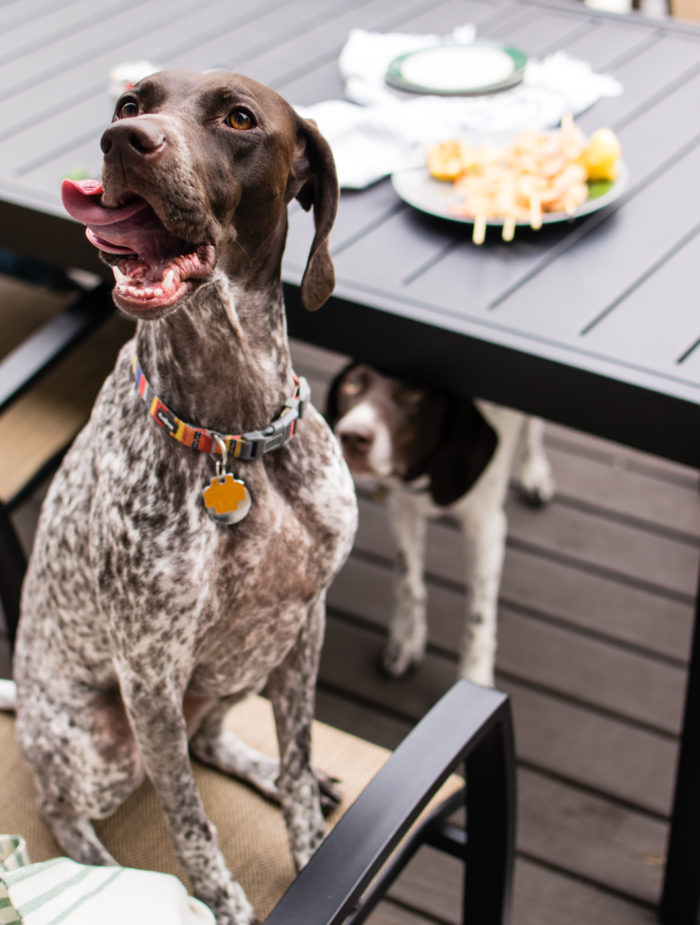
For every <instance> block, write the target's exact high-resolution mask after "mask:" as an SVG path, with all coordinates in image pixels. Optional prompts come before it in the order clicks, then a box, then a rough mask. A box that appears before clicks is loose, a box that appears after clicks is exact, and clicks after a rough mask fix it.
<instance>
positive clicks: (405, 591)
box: [382, 491, 427, 678]
mask: <svg viewBox="0 0 700 925" xmlns="http://www.w3.org/2000/svg"><path fill="white" fill-rule="evenodd" d="M420 507H421V501H420V499H419V498H417V497H414V496H413V495H410V494H408V493H404V492H401V491H392V492H390V493H389V496H388V498H387V510H388V514H389V524H390V526H391V532H392V534H393V536H394V540H395V542H396V547H397V572H396V576H395V579H394V600H393V605H392V612H391V619H390V623H389V638H388V640H387V643H386V645H385V647H384V652H383V654H382V667H383V668H384V670H385V671H386V672H387V674H389V675H391V676H392V677H395V678H398V677H400V676H401V675H403V674H405V673H406V672H407V671H408V670H409V668H411V667H413V666H414V665H416V664H418V662H420V661H421V660H422V659H423V656H424V654H425V643H426V638H427V627H426V615H425V608H426V591H425V581H424V578H423V568H424V561H425V517H424V515H423V513H422V512H421V510H420Z"/></svg>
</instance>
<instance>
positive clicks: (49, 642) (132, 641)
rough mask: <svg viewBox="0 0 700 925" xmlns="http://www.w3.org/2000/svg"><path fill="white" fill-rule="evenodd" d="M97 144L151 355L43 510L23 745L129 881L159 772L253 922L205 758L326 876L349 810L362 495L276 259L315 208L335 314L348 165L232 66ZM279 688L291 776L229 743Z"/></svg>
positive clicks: (231, 901) (313, 290)
mask: <svg viewBox="0 0 700 925" xmlns="http://www.w3.org/2000/svg"><path fill="white" fill-rule="evenodd" d="M101 144H102V151H103V153H104V164H103V171H102V183H101V184H100V183H98V182H97V181H90V182H88V181H84V182H79V183H73V182H69V181H66V183H65V184H64V204H65V205H66V208H67V209H68V211H69V212H70V213H71V214H72V215H73V217H74V218H76V219H78V220H79V221H81V222H83V223H84V224H85V225H86V226H87V236H88V238H89V240H90V241H91V243H92V244H94V245H95V246H96V247H97V248H98V249H99V250H100V252H101V255H102V257H103V259H104V260H105V262H107V263H108V264H110V265H111V266H112V268H113V269H114V275H115V278H116V285H115V289H114V299H115V301H116V303H117V306H118V307H119V308H120V309H121V310H122V311H123V312H125V313H126V314H127V315H128V316H130V317H132V318H135V319H136V320H137V327H136V336H135V338H134V340H133V342H130V343H128V344H127V345H126V346H125V347H124V348H123V350H122V351H121V353H120V355H119V358H118V360H117V364H116V367H115V369H114V371H113V372H112V374H111V375H110V376H109V377H108V379H107V380H106V382H105V384H104V386H103V388H102V390H101V392H100V394H99V396H98V398H97V400H96V403H95V406H94V409H93V412H92V416H91V418H90V421H89V422H88V424H87V425H86V427H85V429H84V430H83V431H82V432H81V433H80V434H79V436H78V437H77V439H76V441H75V443H74V444H73V447H72V448H71V450H70V451H69V453H68V455H67V456H66V457H65V459H64V462H63V464H62V466H61V468H60V470H59V471H58V473H57V475H56V478H55V480H54V482H53V484H52V486H51V488H50V489H49V492H48V495H47V497H46V500H45V503H44V506H43V509H42V513H41V517H40V520H39V525H38V528H37V534H36V541H35V546H34V551H33V554H32V557H31V561H30V564H29V569H28V572H27V578H26V581H25V585H24V593H23V600H22V613H21V618H20V625H19V633H18V639H17V647H16V657H15V668H14V670H15V679H16V682H17V735H18V741H19V744H20V747H21V750H22V752H23V754H24V756H25V757H26V759H27V761H28V762H29V764H30V765H31V766H32V768H33V770H34V774H35V778H36V782H37V787H38V791H39V799H40V805H41V811H42V814H43V816H44V818H45V820H46V821H47V823H48V824H49V826H50V827H51V829H52V831H53V833H54V835H55V837H56V839H57V841H58V842H59V844H60V846H61V850H62V851H64V852H66V853H68V854H69V855H71V856H72V857H73V858H75V859H76V860H78V861H82V862H83V863H87V864H110V863H113V859H112V857H111V856H110V854H109V852H108V850H107V848H105V846H104V845H103V844H102V843H101V842H100V841H99V840H98V838H97V835H96V833H95V830H94V828H93V826H92V823H91V821H90V820H91V819H94V818H102V817H104V816H106V815H109V814H110V813H112V812H114V811H115V810H116V809H117V808H118V806H119V805H120V804H121V803H122V802H123V801H124V800H125V799H126V798H127V797H128V796H129V795H130V794H131V793H132V792H133V791H134V790H135V789H136V788H137V787H138V786H139V784H140V783H141V782H142V780H143V779H144V777H146V776H148V777H149V778H150V779H151V781H152V782H153V785H154V787H155V789H156V791H157V793H158V796H159V798H160V802H161V804H162V806H163V809H164V812H165V815H166V817H167V821H168V824H169V828H170V832H171V836H172V841H173V845H174V848H175V852H176V854H177V856H178V858H179V860H180V862H181V864H182V866H183V868H184V869H185V871H186V872H187V874H188V876H189V879H190V882H191V884H192V886H193V889H194V892H195V895H196V896H198V897H199V898H200V899H202V900H203V901H204V902H205V903H207V904H208V905H209V906H210V907H211V908H212V909H213V910H214V913H215V915H216V920H217V922H218V925H249V923H250V922H252V921H254V919H255V914H254V911H253V909H252V908H251V906H250V903H249V902H248V900H247V898H246V896H245V894H244V891H243V889H242V887H241V886H240V884H238V883H237V882H236V881H235V880H234V878H233V877H232V875H231V873H230V872H229V870H228V869H227V867H226V862H225V860H224V857H223V855H222V853H221V850H220V848H219V846H218V843H217V837H216V829H215V828H214V826H213V825H212V823H211V822H210V821H209V819H208V818H207V816H206V814H205V811H204V808H203V806H202V801H201V799H200V796H199V793H198V792H197V788H196V786H195V782H194V777H193V774H192V768H191V765H190V758H189V754H188V747H189V748H190V749H191V750H192V752H193V753H194V754H195V755H197V756H198V757H199V758H201V759H202V760H203V761H205V762H207V763H209V764H213V765H214V766H216V767H218V768H220V769H221V770H222V771H224V772H225V773H229V774H234V775H237V776H240V777H242V778H243V779H245V780H248V781H249V782H251V783H254V784H256V785H257V786H258V787H259V788H260V789H261V790H262V792H263V793H265V794H266V795H267V796H269V797H271V798H273V799H276V800H277V801H278V802H279V803H280V804H281V807H282V812H283V815H284V819H285V822H286V825H287V830H288V834H289V840H290V845H291V850H292V854H293V856H294V860H295V862H296V864H297V866H299V867H300V866H302V865H303V864H304V863H305V862H306V861H307V860H308V859H309V857H310V856H311V854H312V852H313V851H314V850H315V848H316V847H317V845H318V844H319V842H320V841H321V839H322V838H323V835H324V822H323V817H322V811H321V807H322V797H323V799H324V800H326V801H330V802H332V801H333V799H334V798H335V797H336V794H334V793H333V792H332V785H331V783H330V782H329V781H328V780H327V779H325V778H324V777H323V776H322V775H320V774H318V773H317V772H316V771H315V770H314V769H313V768H312V766H311V762H310V734H311V721H312V717H313V711H314V691H315V684H316V675H317V668H318V659H319V652H320V648H321V641H322V637H323V624H324V614H325V610H324V600H325V592H326V588H327V587H328V585H329V583H330V582H331V580H332V578H333V576H334V575H335V574H336V572H337V571H338V569H339V568H340V566H341V564H342V562H343V560H344V559H345V557H346V555H347V553H348V551H349V549H350V546H351V544H352V538H353V535H354V530H355V524H356V501H355V495H354V489H353V485H352V480H351V478H350V473H349V472H348V469H347V466H346V464H345V462H344V460H343V458H342V455H341V453H340V451H339V448H338V444H337V441H336V440H335V438H334V437H333V434H332V433H331V430H330V428H329V427H328V425H327V424H326V422H325V421H324V420H323V418H322V417H321V416H320V415H319V414H318V413H317V412H316V410H315V409H314V408H313V406H312V405H311V404H310V402H309V396H308V387H307V386H306V383H305V381H304V380H300V379H299V378H297V377H296V376H295V375H294V373H293V370H292V366H291V361H290V355H289V344H288V341H287V332H286V322H285V314H284V305H283V302H282V284H281V279H280V263H281V258H282V251H283V249H284V243H285V237H286V232H287V205H288V203H289V202H291V200H292V199H298V200H299V201H300V203H301V205H302V206H303V207H304V208H306V209H310V208H313V210H314V223H315V236H314V240H313V242H312V244H311V251H310V255H309V260H308V263H307V268H306V272H305V275H304V278H303V280H302V284H301V297H302V301H303V303H304V304H305V305H306V307H307V308H309V309H316V308H319V307H320V306H321V305H322V304H323V302H325V301H326V299H327V298H328V296H329V295H330V293H331V291H332V288H333V267H332V264H331V261H330V258H329V255H328V249H327V239H328V233H329V231H330V228H331V226H332V223H333V219H334V216H335V210H336V204H337V198H338V186H337V181H336V176H335V168H334V165H333V159H332V156H331V153H330V149H329V147H328V145H327V143H326V142H325V140H324V139H323V138H322V137H321V135H320V134H319V132H318V130H317V128H316V126H315V125H314V124H313V123H311V122H307V121H306V120H304V119H301V118H299V117H298V116H297V114H296V113H295V112H294V110H293V109H292V107H291V106H289V105H288V104H287V103H286V102H285V101H284V100H283V99H282V98H281V97H280V96H278V95H277V94H276V93H274V92H273V91H272V90H269V89H268V88H266V87H263V86H261V85H260V84H258V83H256V82H255V81H252V80H249V79H247V78H245V77H242V76H240V75H236V74H231V73H228V72H224V71H213V72H210V73H207V74H205V75H201V74H197V73H195V72H192V71H166V72H162V73H160V74H156V75H153V76H151V77H147V78H146V79H144V80H142V81H141V82H140V83H138V84H137V85H136V86H134V87H133V88H132V89H130V90H128V91H126V92H125V93H124V94H123V95H122V96H121V97H120V99H119V100H118V101H117V104H116V111H115V117H114V120H113V123H112V125H111V126H110V127H109V128H107V130H106V131H105V132H104V134H103V136H102V142H101ZM266 681H267V692H268V694H269V697H270V700H271V702H272V706H273V710H274V715H275V721H276V726H277V738H278V742H279V751H280V761H279V764H278V763H277V762H273V761H272V760H271V759H265V758H263V756H260V755H256V754H253V752H252V750H251V749H249V748H247V746H245V745H244V744H243V743H241V742H239V741H238V740H237V739H236V738H235V737H234V736H233V735H232V734H231V733H229V732H225V731H222V728H221V723H222V719H223V717H224V715H225V713H226V712H227V710H228V708H229V707H230V705H231V704H232V703H234V702H235V701H236V700H237V699H239V698H241V697H243V696H244V695H245V694H246V693H247V692H249V691H251V690H255V689H258V688H259V687H260V686H262V685H263V684H264V683H265V682H266ZM319 791H322V792H319ZM138 835H139V833H138V832H135V833H134V837H138ZM127 917H128V916H127Z"/></svg>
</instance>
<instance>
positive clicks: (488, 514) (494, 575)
mask: <svg viewBox="0 0 700 925" xmlns="http://www.w3.org/2000/svg"><path fill="white" fill-rule="evenodd" d="M462 525H463V529H464V536H465V546H466V549H465V553H466V583H467V602H466V620H465V626H464V635H463V638H462V644H461V647H460V658H459V675H460V677H463V678H468V679H469V680H470V681H474V682H475V683H477V684H484V685H487V686H493V672H494V663H495V660H496V633H497V628H496V621H497V611H498V591H499V587H500V583H501V573H502V571H503V558H504V554H505V543H506V529H507V524H506V515H505V512H504V511H503V509H502V508H491V507H485V508H483V509H482V510H480V511H476V512H474V513H472V514H470V515H469V516H465V517H463V519H462Z"/></svg>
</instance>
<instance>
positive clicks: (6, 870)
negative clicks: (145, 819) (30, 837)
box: [0, 835, 215, 925]
mask: <svg viewBox="0 0 700 925" xmlns="http://www.w3.org/2000/svg"><path fill="white" fill-rule="evenodd" d="M125 921H128V922H129V925H215V922H214V916H213V914H212V912H211V910H210V909H209V908H208V907H207V906H205V905H204V903H202V902H200V901H199V900H197V899H194V898H193V897H191V896H188V895H187V892H186V890H185V887H184V886H183V885H182V883H180V881H179V880H178V879H177V878H176V877H173V876H171V875H170V874H161V873H157V872H156V871H149V870H136V869H134V868H131V867H90V866H88V865H86V864H77V863H76V862H75V861H71V860H70V859H69V858H63V857H61V858H54V859H53V860H51V861H44V862H43V863H41V864H30V862H29V857H28V855H27V848H26V845H25V843H24V839H23V838H21V837H20V836H18V835H0V925H96V923H99V925H123V923H124V922H125Z"/></svg>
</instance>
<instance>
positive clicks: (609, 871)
mask: <svg viewBox="0 0 700 925" xmlns="http://www.w3.org/2000/svg"><path fill="white" fill-rule="evenodd" d="M294 354H295V362H296V366H297V369H298V371H299V372H301V373H303V374H305V375H306V376H307V377H308V378H309V380H310V382H311V384H312V390H313V393H314V396H315V401H316V403H317V405H319V406H321V404H322V396H323V394H324V390H325V386H326V383H327V382H328V379H329V376H330V375H331V374H332V372H333V371H334V370H335V369H337V368H338V367H339V366H340V365H341V363H342V362H343V360H342V358H340V357H338V356H336V355H332V354H328V353H325V352H323V351H319V350H316V349H311V348H309V347H307V346H305V345H302V344H295V345H294ZM547 445H548V449H549V453H550V457H551V460H552V463H553V467H554V471H555V476H556V480H557V486H558V491H557V495H556V498H555V500H554V501H553V502H552V503H551V504H550V505H549V506H548V507H547V508H545V509H543V510H537V511H533V510H530V509H528V508H526V507H524V506H522V505H521V504H520V503H519V502H518V500H517V499H516V498H515V497H513V498H511V500H510V501H509V508H508V513H509V536H508V552H507V559H506V565H505V574H504V579H503V585H502V592H501V603H500V616H499V619H500V628H499V634H500V635H499V654H498V664H497V684H498V687H500V688H501V689H503V690H505V691H508V692H509V693H510V694H511V695H512V698H513V705H514V713H515V729H516V744H517V753H518V758H519V766H518V807H519V819H518V858H517V867H516V882H515V915H514V925H641V923H648V922H653V921H655V920H656V919H655V914H654V907H655V905H656V902H657V899H658V894H659V888H660V883H661V877H662V871H663V860H664V850H665V839H666V831H667V818H668V814H669V808H670V799H671V788H672V780H673V774H674V765H675V758H676V751H677V736H678V730H679V725H680V716H681V706H682V700H683V694H684V685H685V675H686V671H685V666H686V660H687V654H688V649H689V641H690V631H691V621H692V616H693V602H694V596H695V590H696V581H697V566H698V557H699V551H700V495H699V493H698V480H697V474H696V473H695V472H693V471H690V470H688V469H684V468H681V467H678V466H675V465H671V464H669V463H666V462H664V461H662V460H658V459H655V458H652V457H649V456H645V455H642V454H640V453H636V452H633V451H629V450H627V449H625V448H622V447H619V446H617V445H614V444H610V443H607V442H604V441H601V440H598V439H593V438H590V437H588V436H585V435H582V434H579V433H575V432H572V431H569V430H566V429H564V428H562V427H559V426H554V425H552V426H550V427H549V428H548V432H547ZM39 499H40V492H39V493H38V494H37V495H34V496H33V497H31V498H30V499H28V501H27V502H26V503H25V504H24V505H23V506H22V507H21V508H20V509H19V510H18V512H17V515H16V518H17V523H18V525H19V527H20V529H21V532H22V535H23V537H24V539H25V542H27V543H29V542H30V541H31V534H32V530H33V525H34V520H35V517H36V511H37V507H38V503H39ZM360 505H361V521H360V530H359V534H358V538H357V542H356V546H355V550H354V552H353V554H352V556H351V558H350V560H349V562H348V563H347V566H346V567H345V569H344V570H343V572H342V574H341V576H340V577H339V579H338V580H337V582H336V583H335V585H334V587H333V588H332V591H331V594H330V609H329V619H328V629H327V635H326V643H325V648H324V654H323V662H322V669H321V677H320V682H319V693H318V715H319V717H320V718H321V719H323V720H325V721H328V722H331V723H333V724H335V725H337V726H339V727H341V728H344V729H347V730H349V731H352V732H355V733H357V734H360V735H362V736H365V737H367V738H369V739H372V740H374V741H376V742H379V743H381V744H383V745H387V746H390V747H391V746H394V745H395V744H396V743H397V742H398V741H399V740H400V739H401V738H402V736H403V735H404V734H405V733H406V732H407V730H408V729H409V728H410V727H411V725H412V724H413V723H414V722H415V721H416V720H417V719H418V718H419V717H420V716H421V715H422V714H423V713H425V711H426V710H427V709H428V708H429V707H430V706H431V705H432V704H433V703H434V702H435V700H436V699H437V698H438V697H439V696H440V695H441V694H442V693H443V692H444V691H445V690H446V689H447V688H448V687H449V685H450V684H451V682H452V680H453V677H454V674H455V671H456V654H455V646H456V641H457V639H458V638H459V634H460V628H461V611H462V597H463V584H462V577H461V576H462V569H461V566H460V556H461V553H460V543H459V536H458V533H457V531H456V529H455V527H454V525H453V524H451V523H449V522H448V521H445V522H440V523H436V524H434V525H432V526H431V529H430V533H429V543H428V570H429V578H430V598H429V611H430V646H429V654H428V657H427V660H426V662H425V663H424V665H422V666H421V667H420V668H419V669H418V670H417V671H416V672H415V673H414V674H412V675H411V676H410V678H408V679H405V680H401V681H394V682H388V681H386V680H383V679H382V678H380V677H379V676H378V675H377V673H376V672H375V669H374V663H375V659H376V656H377V653H378V651H379V648H380V645H381V642H382V638H383V634H384V627H385V623H386V615H387V613H388V609H389V600H390V572H391V567H392V547H391V541H390V538H389V535H388V531H387V526H386V521H385V516H384V511H383V509H382V505H381V504H380V503H378V502H376V501H374V500H372V499H371V498H370V497H367V496H362V497H361V499H360ZM3 662H4V664H3ZM6 667H7V662H6V654H5V655H4V657H3V658H0V669H3V668H4V670H6ZM459 889H460V881H459V876H458V872H457V871H456V870H455V868H454V862H452V861H450V860H447V859H445V858H444V857H443V856H441V855H438V854H437V853H435V852H431V851H428V850H425V851H424V852H423V853H421V854H419V855H418V857H417V858H416V859H415V860H414V862H413V863H412V866H411V868H410V869H409V871H408V872H407V873H406V874H405V875H404V876H403V878H402V879H401V880H400V881H399V883H398V884H397V885H396V887H395V889H394V890H393V893H392V897H391V900H390V901H388V902H385V903H384V904H383V905H382V906H381V907H380V908H379V909H378V910H377V911H376V912H375V913H374V917H373V919H372V921H373V922H375V925H419V923H428V922H438V923H453V922H457V921H458V918H457V909H458V906H457V901H458V895H459Z"/></svg>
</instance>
